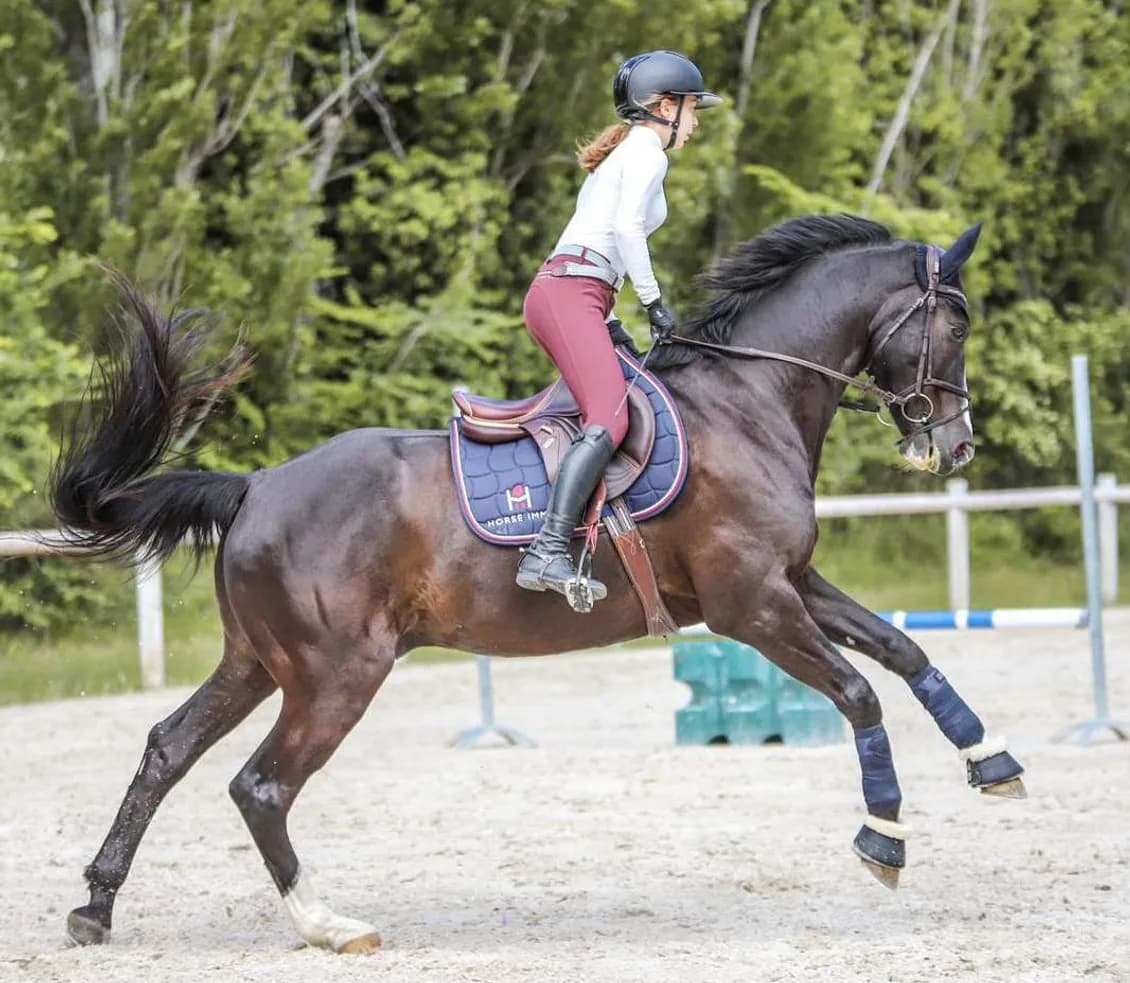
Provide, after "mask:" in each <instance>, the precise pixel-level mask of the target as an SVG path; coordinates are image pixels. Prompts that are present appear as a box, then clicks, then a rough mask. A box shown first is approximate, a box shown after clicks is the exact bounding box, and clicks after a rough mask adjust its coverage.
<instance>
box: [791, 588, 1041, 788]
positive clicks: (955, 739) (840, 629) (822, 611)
mask: <svg viewBox="0 0 1130 983" xmlns="http://www.w3.org/2000/svg"><path fill="white" fill-rule="evenodd" d="M797 587H798V589H799V591H800V595H801V597H802V598H803V600H804V604H805V607H806V608H807V609H808V612H809V614H811V615H812V619H813V620H814V621H815V622H816V624H817V625H819V626H820V628H821V630H822V631H823V632H824V634H825V635H827V636H828V638H830V639H831V640H832V641H833V642H835V643H836V644H837V645H844V646H846V647H847V648H850V649H854V650H855V651H857V652H860V653H862V654H863V655H866V656H869V657H870V658H872V659H874V660H875V661H876V662H878V663H879V664H880V665H882V666H883V667H884V668H886V669H889V670H891V672H894V673H897V674H898V675H899V676H901V677H902V678H903V679H905V680H906V682H907V684H908V685H909V686H910V688H911V690H912V691H913V693H914V695H915V696H916V697H917V698H918V701H919V702H920V703H921V704H922V705H923V706H924V707H925V708H926V709H927V711H929V713H930V716H932V717H933V718H934V721H935V722H936V723H937V725H938V727H939V728H940V729H941V731H942V733H943V734H945V736H946V737H947V738H948V739H949V740H950V743H952V744H953V746H954V747H956V748H957V750H958V753H959V754H960V755H961V758H962V760H964V761H965V763H966V773H967V777H968V781H969V784H970V785H971V786H973V787H974V788H979V789H980V790H981V791H982V792H985V793H987V794H989V795H1003V796H1007V797H1009V798H1017V799H1022V798H1024V796H1025V794H1026V793H1025V790H1024V782H1023V781H1022V779H1021V778H1020V776H1021V774H1023V772H1024V769H1023V768H1022V767H1021V766H1020V764H1019V763H1018V762H1017V761H1016V759H1015V758H1014V757H1013V756H1012V755H1011V754H1009V753H1008V751H1007V750H1006V749H1005V743H1004V741H1003V740H1000V739H999V738H994V739H989V740H986V738H985V728H984V726H983V725H982V723H981V721H980V719H979V718H978V717H977V715H976V714H975V713H974V712H973V711H972V710H971V709H970V708H969V705H968V704H967V703H966V702H965V701H964V700H963V699H962V698H961V697H960V696H958V694H957V692H956V691H955V690H954V688H953V686H952V685H950V682H949V680H947V679H946V677H945V676H943V675H942V673H941V672H940V671H939V670H938V669H936V668H935V667H934V666H932V665H930V661H929V659H927V658H926V655H925V653H924V652H923V651H922V649H920V648H919V647H918V646H917V645H915V644H914V642H913V641H911V640H910V639H909V638H908V637H907V636H906V635H904V634H903V633H902V632H901V631H899V630H898V629H897V628H895V627H894V626H893V625H889V624H887V623H886V622H885V621H884V620H883V619H882V618H880V617H879V616H878V615H876V614H873V613H872V612H871V611H868V610H867V608H865V607H863V605H861V604H859V603H858V602H857V601H853V600H852V599H851V598H850V597H848V596H847V594H845V593H844V592H843V591H841V590H839V589H838V588H836V587H833V586H832V585H831V584H830V583H828V581H826V580H825V579H824V578H823V577H821V576H820V574H818V573H817V572H816V571H815V570H813V569H811V568H810V569H809V570H807V571H806V572H805V574H804V575H803V577H801V579H800V581H799V583H798V584H797Z"/></svg>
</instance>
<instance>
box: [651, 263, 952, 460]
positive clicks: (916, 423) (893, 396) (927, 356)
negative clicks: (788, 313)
mask: <svg viewBox="0 0 1130 983" xmlns="http://www.w3.org/2000/svg"><path fill="white" fill-rule="evenodd" d="M924 248H925V260H926V287H925V290H924V291H923V293H922V296H921V297H919V298H918V299H917V300H916V301H915V302H914V303H913V304H912V305H911V306H910V307H909V308H907V309H906V310H905V311H904V312H903V313H902V314H901V315H899V317H898V318H897V319H896V320H895V321H894V322H893V323H892V324H891V326H890V327H889V328H887V329H886V330H885V331H884V332H883V336H882V337H881V338H880V339H879V343H878V344H877V345H876V346H875V348H874V350H873V351H872V352H871V353H870V355H869V356H868V358H867V361H866V362H865V363H864V365H863V368H862V369H861V370H860V372H861V373H866V374H867V379H866V380H865V381H864V380H860V379H858V378H853V377H852V376H850V375H846V374H845V373H843V372H837V371H836V370H835V369H830V368H828V367H827V366H826V365H820V364H819V363H818V362H810V361H809V360H808V359H806V358H800V357H799V356H797V355H785V354H784V353H782V352H771V351H765V350H763V349H761V348H745V347H741V346H739V345H721V344H718V343H716V342H712V341H703V340H701V339H699V338H688V337H686V336H684V335H677V334H673V335H671V336H670V341H672V342H677V343H679V344H681V345H689V346H691V347H692V348H705V349H708V350H710V351H714V352H718V353H719V354H722V355H728V356H730V357H732V358H748V359H758V358H767V359H772V360H774V361H777V362H787V363H788V364H790V365H799V366H801V367H802V368H805V369H810V370H811V371H813V372H819V373H820V374H821V375H825V376H827V377H828V378H830V379H835V380H837V381H838V382H842V383H844V384H845V385H848V386H854V387H855V388H856V389H859V390H860V391H861V392H863V393H865V394H866V395H868V396H874V397H875V398H876V399H877V400H879V404H880V405H879V406H878V407H870V406H866V405H864V404H859V403H850V402H849V403H842V404H841V405H842V406H844V407H846V408H847V409H855V410H864V411H866V412H870V413H875V414H876V415H877V416H878V415H879V413H880V410H881V409H882V407H883V406H887V407H895V406H897V407H898V408H899V410H900V412H901V413H902V415H903V419H905V420H906V422H907V423H909V424H910V432H909V433H908V434H906V435H905V436H904V437H903V438H902V439H901V440H900V441H899V443H900V444H904V443H906V442H908V441H910V440H913V439H914V438H915V437H919V436H921V435H922V434H926V433H929V432H930V431H931V430H936V429H937V428H938V427H941V426H945V424H947V423H950V422H951V421H953V420H956V419H958V418H959V417H961V416H962V415H963V414H964V413H966V412H967V411H968V410H969V408H970V406H971V405H972V396H971V394H970V392H969V390H968V389H962V388H961V387H960V386H956V385H954V384H953V383H952V382H947V381H946V380H945V379H938V378H935V376H934V371H933V336H934V315H935V313H936V312H937V309H938V296H939V295H941V296H943V297H948V298H950V299H951V300H953V301H955V302H956V303H957V304H958V305H960V307H961V309H962V310H963V311H966V312H968V309H969V305H968V302H967V301H966V299H965V294H964V293H963V292H962V291H961V290H960V289H959V288H957V287H951V286H949V285H948V284H944V283H942V279H941V259H942V251H941V250H940V249H938V247H937V246H926V247H924ZM923 309H925V311H926V318H925V324H924V326H923V331H922V347H921V348H920V349H919V352H918V372H917V374H916V376H915V379H914V384H913V385H911V386H908V387H907V388H906V389H904V390H902V391H901V392H897V393H896V392H893V391H892V390H890V389H884V388H883V387H882V386H880V385H879V384H878V383H877V382H875V378H874V374H873V373H872V369H871V366H872V365H873V364H874V363H875V360H876V359H877V358H878V357H879V356H880V354H882V352H883V349H884V348H886V347H887V343H888V342H889V341H890V340H891V339H892V338H893V337H894V336H895V335H896V334H897V333H898V331H899V329H900V328H902V327H903V325H905V324H906V323H907V322H908V321H909V320H910V319H911V317H913V316H914V314H916V313H917V312H918V311H920V310H923ZM868 346H869V347H870V339H869V341H868ZM928 388H931V389H942V390H944V391H946V392H951V393H954V394H955V395H957V396H959V397H960V398H961V401H962V405H961V406H960V407H959V409H957V410H956V411H955V412H953V413H951V414H950V415H949V416H947V417H944V418H943V419H941V420H933V421H932V420H931V418H932V417H933V416H934V401H933V400H932V399H931V398H930V397H929V396H928V395H927V394H926V390H927V389H928ZM916 410H917V411H918V412H916ZM879 419H880V420H882V417H881V416H880V417H879Z"/></svg>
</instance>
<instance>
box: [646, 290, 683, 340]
mask: <svg viewBox="0 0 1130 983" xmlns="http://www.w3.org/2000/svg"><path fill="white" fill-rule="evenodd" d="M647 319H648V320H649V321H650V322H651V337H652V338H653V339H654V340H655V343H656V344H659V345H665V344H667V342H668V341H670V340H671V335H673V334H674V333H675V328H676V327H677V326H678V325H677V322H676V320H675V312H674V311H672V310H671V308H670V307H668V306H667V305H666V304H665V303H663V301H662V300H653V301H652V302H651V303H650V304H648V305H647Z"/></svg>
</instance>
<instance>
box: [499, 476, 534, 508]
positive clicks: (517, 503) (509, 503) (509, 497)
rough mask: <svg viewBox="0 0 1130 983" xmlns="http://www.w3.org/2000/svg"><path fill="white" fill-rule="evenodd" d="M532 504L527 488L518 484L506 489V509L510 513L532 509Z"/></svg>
mask: <svg viewBox="0 0 1130 983" xmlns="http://www.w3.org/2000/svg"><path fill="white" fill-rule="evenodd" d="M533 504H534V503H533V499H532V498H531V497H530V489H529V486H527V485H523V484H522V483H521V482H519V483H518V484H516V485H515V486H514V487H513V488H507V489H506V507H507V508H508V509H509V510H510V511H511V512H517V511H518V510H519V509H530V508H533Z"/></svg>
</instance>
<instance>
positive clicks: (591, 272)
mask: <svg viewBox="0 0 1130 983" xmlns="http://www.w3.org/2000/svg"><path fill="white" fill-rule="evenodd" d="M555 256H576V257H578V258H579V259H585V260H588V261H589V263H592V264H594V265H592V266H588V265H585V264H584V263H562V264H561V265H560V266H555V267H554V268H553V269H552V270H547V271H546V272H547V273H549V275H550V276H587V277H592V278H593V279H594V280H603V281H604V282H605V283H607V284H608V285H609V286H610V287H611V288H612V289H613V290H619V289H620V287H621V286H623V284H624V278H623V277H622V276H620V274H619V273H617V272H616V270H615V268H614V267H613V266H612V264H611V263H610V262H608V259H607V258H606V257H605V256H603V255H602V254H601V253H598V252H597V251H596V250H595V249H590V248H589V247H588V246H576V245H573V244H572V243H565V244H564V245H561V246H558V247H557V248H556V249H555V250H554V251H553V252H552V253H551V254H550V255H549V256H548V257H547V259H546V262H547V263H548V262H549V260H551V259H553V258H554V257H555Z"/></svg>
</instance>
